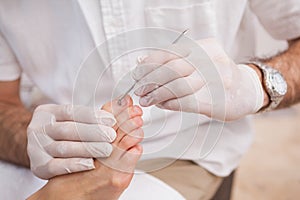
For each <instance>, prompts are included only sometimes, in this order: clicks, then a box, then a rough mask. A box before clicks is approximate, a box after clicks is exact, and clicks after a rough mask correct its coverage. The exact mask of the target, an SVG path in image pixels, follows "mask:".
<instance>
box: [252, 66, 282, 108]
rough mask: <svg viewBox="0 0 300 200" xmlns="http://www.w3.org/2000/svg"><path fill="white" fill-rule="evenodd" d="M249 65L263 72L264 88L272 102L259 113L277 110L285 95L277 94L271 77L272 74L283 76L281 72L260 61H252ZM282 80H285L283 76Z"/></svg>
mask: <svg viewBox="0 0 300 200" xmlns="http://www.w3.org/2000/svg"><path fill="white" fill-rule="evenodd" d="M247 64H253V65H255V66H257V67H258V68H259V69H260V70H261V72H262V82H263V86H264V89H265V90H266V93H267V94H268V97H269V100H270V101H269V104H268V105H267V106H265V107H263V108H261V109H260V110H259V112H266V111H270V110H273V109H275V108H276V107H277V106H278V105H279V104H280V102H281V101H282V99H283V97H284V95H279V94H277V93H276V91H275V89H274V85H272V84H271V82H270V77H271V75H272V74H275V73H278V74H280V75H281V73H280V72H279V71H277V70H276V69H273V68H272V67H270V66H268V65H266V64H264V63H262V62H259V61H250V62H248V63H247ZM281 76H282V75H281ZM282 78H283V76H282ZM285 84H286V83H285Z"/></svg>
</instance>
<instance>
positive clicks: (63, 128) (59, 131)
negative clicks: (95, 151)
mask: <svg viewBox="0 0 300 200" xmlns="http://www.w3.org/2000/svg"><path fill="white" fill-rule="evenodd" d="M44 130H45V131H46V134H47V135H48V136H50V137H51V138H52V139H54V140H68V141H83V142H112V141H114V140H115V138H116V132H115V130H114V129H113V128H111V127H108V126H104V125H98V124H83V123H77V122H71V121H69V122H55V123H53V124H48V125H46V126H45V129H44Z"/></svg>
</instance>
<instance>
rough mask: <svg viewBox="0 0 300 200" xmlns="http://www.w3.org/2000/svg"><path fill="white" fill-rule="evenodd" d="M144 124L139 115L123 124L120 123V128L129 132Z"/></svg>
mask: <svg viewBox="0 0 300 200" xmlns="http://www.w3.org/2000/svg"><path fill="white" fill-rule="evenodd" d="M142 126H143V120H142V118H141V117H140V116H137V117H134V118H131V119H129V120H127V121H125V122H124V123H123V124H121V125H120V127H119V129H118V130H121V131H122V132H125V133H126V134H127V133H130V132H132V131H133V130H135V129H137V128H140V127H142ZM118 134H119V132H118Z"/></svg>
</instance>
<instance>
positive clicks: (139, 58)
mask: <svg viewBox="0 0 300 200" xmlns="http://www.w3.org/2000/svg"><path fill="white" fill-rule="evenodd" d="M148 57H149V56H148V55H142V56H138V57H137V59H136V62H137V64H141V63H143V62H144V61H145V59H146V58H148Z"/></svg>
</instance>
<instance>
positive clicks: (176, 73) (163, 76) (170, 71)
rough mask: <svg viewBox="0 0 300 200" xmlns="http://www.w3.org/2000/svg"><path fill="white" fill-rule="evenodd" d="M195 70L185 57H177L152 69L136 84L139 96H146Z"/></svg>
mask: <svg viewBox="0 0 300 200" xmlns="http://www.w3.org/2000/svg"><path fill="white" fill-rule="evenodd" d="M194 71H195V68H194V67H193V66H192V65H191V64H189V63H188V62H187V61H186V60H184V59H176V60H172V61H170V62H168V63H167V64H165V65H163V66H161V67H159V68H157V69H156V70H155V71H152V72H151V73H149V74H148V75H147V76H145V77H143V78H142V79H141V80H140V81H139V82H138V83H137V85H136V87H137V88H138V89H137V90H135V92H134V93H135V94H136V95H137V96H144V95H146V94H147V93H149V92H151V91H153V90H154V89H156V88H158V87H159V86H162V85H164V84H166V83H168V82H170V81H173V80H175V79H178V78H181V77H185V76H189V75H191V74H192V73H193V72H194Z"/></svg>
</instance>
